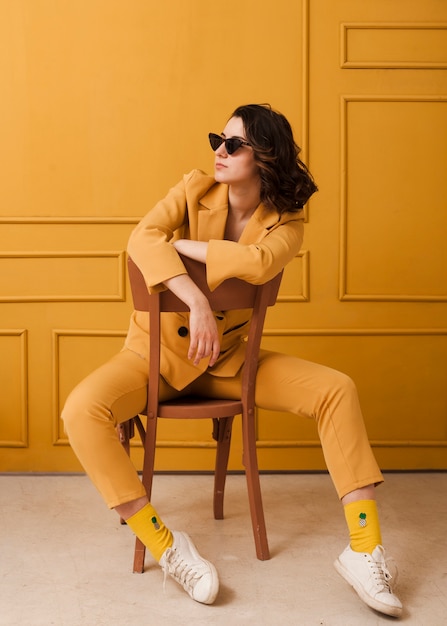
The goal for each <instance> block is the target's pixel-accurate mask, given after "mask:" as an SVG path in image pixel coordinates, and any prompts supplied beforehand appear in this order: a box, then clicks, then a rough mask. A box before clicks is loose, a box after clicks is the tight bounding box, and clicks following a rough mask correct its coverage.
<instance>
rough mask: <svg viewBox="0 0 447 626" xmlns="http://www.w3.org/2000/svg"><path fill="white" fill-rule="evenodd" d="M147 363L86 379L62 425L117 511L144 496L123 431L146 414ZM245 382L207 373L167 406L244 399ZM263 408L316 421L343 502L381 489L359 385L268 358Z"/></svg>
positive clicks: (263, 365)
mask: <svg viewBox="0 0 447 626" xmlns="http://www.w3.org/2000/svg"><path fill="white" fill-rule="evenodd" d="M147 380H148V364H147V361H145V360H144V359H142V358H141V357H140V356H138V355H137V354H135V353H134V352H131V351H130V350H127V349H125V350H123V351H122V352H120V353H119V354H117V355H115V356H114V357H113V358H112V359H111V360H110V361H108V362H107V363H105V364H104V365H103V366H101V367H100V368H99V369H97V370H95V371H94V372H93V373H92V374H90V375H89V376H88V377H87V378H86V379H84V380H83V381H82V382H81V383H80V384H79V385H78V386H77V387H76V388H75V389H74V390H73V391H72V393H71V394H70V396H69V397H68V399H67V402H66V404H65V407H64V410H63V412H62V418H63V420H64V423H65V428H66V431H67V434H68V437H69V440H70V444H71V446H72V448H73V450H74V452H75V454H76V455H77V457H78V458H79V460H80V462H81V464H82V465H83V467H84V469H85V471H86V473H87V474H88V475H89V477H90V478H91V480H92V481H93V483H94V484H95V486H96V487H97V489H98V490H99V492H100V493H101V495H102V496H103V498H104V500H105V502H106V503H107V505H108V506H109V507H110V508H113V507H115V506H117V505H119V504H124V503H125V502H129V501H131V500H134V499H136V498H139V497H141V496H144V495H145V492H144V489H143V486H142V484H141V481H140V479H139V477H138V474H137V472H136V470H135V467H134V465H133V464H132V462H131V460H130V459H129V457H128V455H127V454H126V452H125V451H124V449H123V447H122V445H121V444H120V442H119V440H118V437H117V433H116V430H115V428H116V425H117V424H119V423H121V422H123V421H125V420H128V419H129V418H131V417H133V416H134V415H137V414H138V413H141V412H142V411H143V410H144V408H145V406H146V388H147ZM240 387H241V381H240V377H239V376H236V377H234V378H224V377H217V376H212V375H211V374H208V373H205V374H203V375H202V376H200V378H198V379H197V380H195V381H194V382H193V383H192V384H191V385H189V386H188V387H187V388H186V389H184V390H183V391H182V392H178V391H176V390H175V389H173V388H172V387H170V386H169V385H167V383H166V382H165V381H163V380H162V381H161V385H160V399H161V400H163V399H168V398H169V399H170V398H175V397H179V396H181V395H185V393H194V394H198V395H200V394H206V395H207V396H216V397H223V398H232V399H235V398H238V397H240ZM256 405H257V406H258V407H259V408H264V409H269V410H274V411H284V412H287V413H293V414H295V415H297V416H304V417H308V418H312V419H314V420H315V421H316V423H317V427H318V433H319V437H320V441H321V445H322V449H323V453H324V457H325V461H326V465H327V468H328V470H329V473H330V475H331V477H332V480H333V482H334V485H335V488H336V490H337V493H338V496H339V497H340V498H342V497H343V496H344V495H346V494H347V493H349V492H351V491H354V490H355V489H358V488H360V487H365V486H367V485H370V484H378V483H380V482H382V480H383V477H382V474H381V472H380V470H379V467H378V465H377V462H376V460H375V458H374V455H373V453H372V450H371V447H370V444H369V441H368V436H367V433H366V429H365V426H364V422H363V417H362V413H361V410H360V405H359V400H358V395H357V390H356V387H355V385H354V383H353V382H352V380H351V379H350V378H349V377H348V376H346V375H345V374H342V373H340V372H337V371H336V370H333V369H331V368H328V367H325V366H323V365H317V364H316V363H311V362H309V361H304V360H302V359H299V358H296V357H293V356H287V355H284V354H279V353H276V352H267V351H261V355H260V360H259V367H258V373H257V379H256Z"/></svg>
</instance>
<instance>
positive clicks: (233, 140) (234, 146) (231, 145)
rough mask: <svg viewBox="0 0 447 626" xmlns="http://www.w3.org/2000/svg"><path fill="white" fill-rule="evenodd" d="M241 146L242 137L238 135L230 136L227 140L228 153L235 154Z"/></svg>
mask: <svg viewBox="0 0 447 626" xmlns="http://www.w3.org/2000/svg"><path fill="white" fill-rule="evenodd" d="M241 146H242V139H237V137H230V138H229V139H226V140H225V148H226V149H227V152H228V154H234V153H235V152H236V150H238V149H239V148H240V147H241Z"/></svg>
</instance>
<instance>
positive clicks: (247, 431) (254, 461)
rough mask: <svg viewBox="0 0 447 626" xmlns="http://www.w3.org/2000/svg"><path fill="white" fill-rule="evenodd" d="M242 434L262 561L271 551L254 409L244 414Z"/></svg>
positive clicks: (255, 528) (256, 544)
mask: <svg viewBox="0 0 447 626" xmlns="http://www.w3.org/2000/svg"><path fill="white" fill-rule="evenodd" d="M242 435H243V446H244V452H243V455H244V456H243V463H244V467H245V475H246V478H247V488H248V500H249V503H250V513H251V523H252V526H253V535H254V540H255V546H256V556H257V557H258V559H259V560H260V561H268V560H269V559H270V551H269V546H268V540H267V531H266V527H265V519H264V509H263V506H262V495H261V485H260V482H259V469H258V458H257V453H256V438H255V425H254V411H253V410H250V411H249V414H248V415H243V416H242Z"/></svg>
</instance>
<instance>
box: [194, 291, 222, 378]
mask: <svg viewBox="0 0 447 626" xmlns="http://www.w3.org/2000/svg"><path fill="white" fill-rule="evenodd" d="M205 300H206V298H205ZM189 332H190V342H189V350H188V359H190V360H191V361H192V362H193V363H194V365H198V364H199V361H200V360H201V359H204V358H205V357H208V356H209V357H210V360H209V363H208V366H209V367H212V366H213V365H214V363H215V362H216V361H217V357H218V356H219V353H220V343H219V335H218V333H217V325H216V320H215V318H214V315H213V312H212V311H211V309H210V306H209V304H208V300H206V306H197V307H193V308H191V312H190V315H189Z"/></svg>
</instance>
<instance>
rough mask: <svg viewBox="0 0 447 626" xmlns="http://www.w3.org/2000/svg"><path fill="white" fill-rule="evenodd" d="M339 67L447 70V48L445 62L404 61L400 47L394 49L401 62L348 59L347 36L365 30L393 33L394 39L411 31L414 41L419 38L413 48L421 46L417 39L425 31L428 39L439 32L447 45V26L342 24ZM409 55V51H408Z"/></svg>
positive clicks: (395, 23)
mask: <svg viewBox="0 0 447 626" xmlns="http://www.w3.org/2000/svg"><path fill="white" fill-rule="evenodd" d="M340 28H341V33H340V67H341V68H342V69H396V70H402V69H415V70H420V69H422V70H426V69H429V70H436V69H441V70H443V69H447V46H446V47H445V48H444V49H445V51H446V54H445V60H443V61H434V60H433V61H428V60H426V61H415V60H414V59H413V60H405V58H404V57H405V49H404V47H403V46H402V45H400V46H399V45H397V44H398V42H396V47H397V48H398V49H399V51H401V52H402V59H401V60H394V61H384V60H373V59H371V60H360V59H357V60H355V59H353V58H351V59H350V58H349V56H350V53H349V36H350V34H351V33H353V32H355V31H358V32H359V33H361V32H362V31H366V30H375V31H386V32H388V33H391V32H393V33H394V34H395V35H396V37H397V35H398V33H399V31H400V32H408V31H413V33H414V35H415V39H416V38H419V40H420V41H419V42H417V41H416V42H414V43H415V47H417V44H419V48H420V45H423V42H422V40H421V37H418V35H420V34H421V33H422V32H423V31H427V36H428V37H430V35H432V33H433V32H434V31H438V32H441V33H442V34H443V35H444V36H445V40H446V44H447V24H444V23H436V22H435V23H431V22H428V23H412V22H408V23H407V22H370V23H368V22H361V23H360V22H344V23H342V24H341V25H340ZM371 52H372V51H371ZM408 52H409V53H410V51H408Z"/></svg>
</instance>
